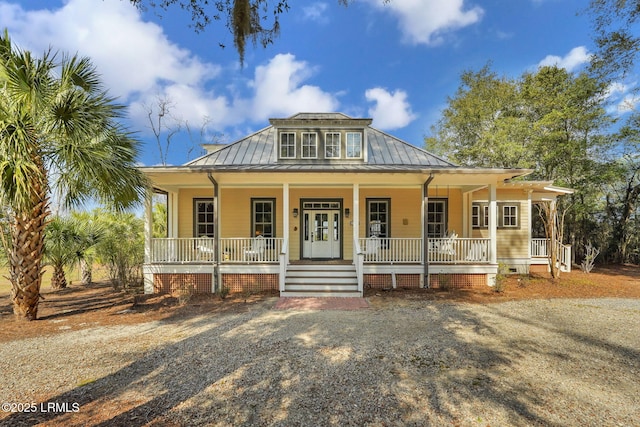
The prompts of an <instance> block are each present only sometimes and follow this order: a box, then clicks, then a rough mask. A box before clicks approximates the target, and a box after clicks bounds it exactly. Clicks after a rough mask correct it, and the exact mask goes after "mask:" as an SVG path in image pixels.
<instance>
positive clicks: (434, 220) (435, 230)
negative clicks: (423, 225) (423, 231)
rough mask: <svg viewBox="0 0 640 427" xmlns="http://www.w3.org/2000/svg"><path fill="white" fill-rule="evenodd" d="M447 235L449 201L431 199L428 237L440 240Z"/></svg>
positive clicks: (428, 215)
mask: <svg viewBox="0 0 640 427" xmlns="http://www.w3.org/2000/svg"><path fill="white" fill-rule="evenodd" d="M446 234H447V201H446V200H444V199H440V200H439V199H429V202H428V203H427V237H430V238H440V237H445V236H446Z"/></svg>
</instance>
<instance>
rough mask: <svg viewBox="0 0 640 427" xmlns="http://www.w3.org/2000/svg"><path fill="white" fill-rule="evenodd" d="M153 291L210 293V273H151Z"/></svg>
mask: <svg viewBox="0 0 640 427" xmlns="http://www.w3.org/2000/svg"><path fill="white" fill-rule="evenodd" d="M153 290H154V292H155V293H180V292H185V293H195V294H205V293H211V274H208V273H159V274H154V275H153Z"/></svg>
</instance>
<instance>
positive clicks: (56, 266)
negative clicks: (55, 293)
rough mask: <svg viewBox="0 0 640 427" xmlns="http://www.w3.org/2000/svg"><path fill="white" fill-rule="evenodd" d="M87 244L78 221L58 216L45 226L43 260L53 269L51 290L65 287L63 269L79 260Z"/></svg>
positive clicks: (65, 281) (65, 280)
mask: <svg viewBox="0 0 640 427" xmlns="http://www.w3.org/2000/svg"><path fill="white" fill-rule="evenodd" d="M87 244H88V240H87V238H86V236H85V235H84V233H83V229H82V224H81V223H80V222H79V221H77V220H75V219H73V218H69V217H62V216H58V217H55V218H54V219H53V220H52V221H51V222H50V223H49V224H47V228H46V231H45V239H44V260H45V262H46V263H47V264H49V265H51V266H52V267H53V276H51V287H52V288H53V289H63V288H66V287H67V278H66V276H65V273H64V269H65V267H69V266H71V265H73V264H75V263H76V262H78V261H79V260H80V258H81V256H82V253H83V252H84V250H85V247H86V246H87Z"/></svg>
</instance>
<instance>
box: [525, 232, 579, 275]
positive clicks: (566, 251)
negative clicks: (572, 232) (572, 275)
mask: <svg viewBox="0 0 640 427" xmlns="http://www.w3.org/2000/svg"><path fill="white" fill-rule="evenodd" d="M549 242H550V241H549V239H538V238H536V239H531V257H532V258H548V257H549ZM556 253H557V254H558V255H557V256H558V263H559V264H560V268H561V269H562V270H563V271H571V260H572V259H571V245H565V244H562V243H560V242H558V243H557V250H556Z"/></svg>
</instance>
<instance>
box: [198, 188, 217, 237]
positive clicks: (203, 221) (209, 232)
mask: <svg viewBox="0 0 640 427" xmlns="http://www.w3.org/2000/svg"><path fill="white" fill-rule="evenodd" d="M201 207H202V208H203V209H201ZM214 211H215V209H214V206H213V199H211V198H201V197H198V198H195V199H193V236H194V237H215V235H216V218H215V217H214Z"/></svg>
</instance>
